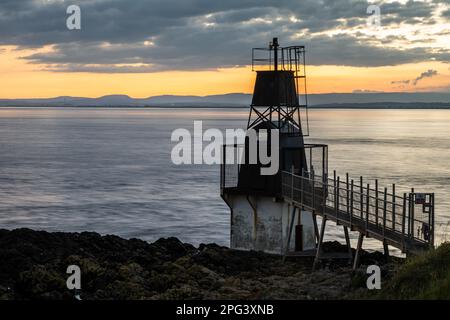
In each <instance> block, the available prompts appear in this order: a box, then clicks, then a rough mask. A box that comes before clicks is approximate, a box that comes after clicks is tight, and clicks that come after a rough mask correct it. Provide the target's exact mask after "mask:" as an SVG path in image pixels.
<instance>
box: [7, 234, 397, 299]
mask: <svg viewBox="0 0 450 320" xmlns="http://www.w3.org/2000/svg"><path fill="white" fill-rule="evenodd" d="M324 248H325V250H326V251H339V250H341V251H342V250H344V251H345V250H346V248H345V247H344V246H342V245H340V244H339V243H337V242H328V243H326V244H325V246H324ZM361 259H362V260H361V262H362V264H363V265H367V264H373V263H377V264H378V265H383V267H382V269H383V272H384V273H385V274H387V275H388V276H389V274H390V272H391V270H392V268H394V265H393V264H392V263H391V264H384V258H383V255H382V254H381V253H368V252H364V253H363V255H362V258H361ZM0 261H1V264H0V299H3V300H5V299H6V300H16V299H58V300H59V299H74V292H73V291H70V290H68V289H67V287H66V280H67V277H68V276H69V275H68V274H66V270H67V267H68V266H69V265H78V266H79V267H80V269H81V273H82V275H81V283H82V288H81V292H80V295H81V298H82V299H84V300H95V299H120V300H123V299H126V300H129V299H133V300H136V299H152V300H154V299H355V298H363V297H365V296H366V295H367V291H368V290H367V289H366V288H365V279H366V275H365V273H364V271H365V269H364V268H361V271H360V272H356V273H354V272H352V271H351V269H350V267H349V266H348V264H347V262H346V261H340V262H339V261H328V262H327V261H325V262H324V263H323V264H322V267H321V268H320V269H319V270H317V271H315V272H314V273H311V265H312V258H311V257H302V258H292V259H288V260H287V261H286V262H285V263H282V261H281V258H280V257H279V256H275V255H269V254H264V253H261V252H253V251H251V252H243V251H236V250H231V249H229V248H226V247H220V246H218V245H215V244H201V245H200V246H199V247H198V248H196V247H194V246H192V245H190V244H187V243H182V242H181V241H179V240H178V239H176V238H168V239H160V240H158V241H156V242H154V243H147V242H145V241H142V240H138V239H130V240H126V239H122V238H120V237H117V236H111V235H108V236H101V235H99V234H97V233H92V232H83V233H49V232H44V231H33V230H29V229H17V230H12V231H8V230H0ZM398 263H400V262H399V261H395V262H394V264H398Z"/></svg>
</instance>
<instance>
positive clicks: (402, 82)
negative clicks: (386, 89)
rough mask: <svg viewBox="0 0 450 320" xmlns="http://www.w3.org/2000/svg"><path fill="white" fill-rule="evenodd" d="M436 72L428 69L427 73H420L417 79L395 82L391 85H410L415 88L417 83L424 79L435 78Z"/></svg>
mask: <svg viewBox="0 0 450 320" xmlns="http://www.w3.org/2000/svg"><path fill="white" fill-rule="evenodd" d="M437 75H438V72H437V70H433V69H428V70H427V71H424V72H422V73H421V74H420V75H419V76H418V77H417V78H415V79H412V80H396V81H392V82H391V84H400V85H409V84H410V83H411V84H412V85H413V86H416V85H417V83H418V82H419V81H420V80H422V79H425V78H432V77H434V76H437Z"/></svg>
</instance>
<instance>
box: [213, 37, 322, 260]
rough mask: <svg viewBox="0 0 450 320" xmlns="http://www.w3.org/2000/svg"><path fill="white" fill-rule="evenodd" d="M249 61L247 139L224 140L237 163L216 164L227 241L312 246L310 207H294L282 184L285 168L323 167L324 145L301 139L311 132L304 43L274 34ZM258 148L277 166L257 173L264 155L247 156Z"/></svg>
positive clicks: (274, 248) (311, 170)
mask: <svg viewBox="0 0 450 320" xmlns="http://www.w3.org/2000/svg"><path fill="white" fill-rule="evenodd" d="M252 67H253V71H255V72H256V81H255V86H254V93H253V99H252V103H251V105H250V111H249V116H248V122H247V132H248V134H247V137H246V139H245V143H243V144H241V145H239V144H233V145H224V146H223V155H226V154H228V153H229V152H230V151H235V152H236V154H241V155H243V159H242V162H240V163H231V164H230V163H227V162H226V161H225V160H224V163H223V164H222V165H221V197H222V199H223V200H224V201H225V202H226V204H227V205H228V207H229V209H230V246H231V248H233V249H240V250H258V251H264V252H267V253H274V254H285V253H286V252H301V251H305V250H309V249H315V248H316V245H317V237H318V231H317V222H316V219H315V214H314V212H313V211H312V210H307V209H305V208H300V209H299V208H298V207H294V206H293V205H292V204H291V203H290V202H288V201H285V200H284V197H283V192H282V191H283V189H284V188H285V184H286V183H290V182H289V181H286V179H283V173H285V172H290V173H292V174H298V175H301V176H303V177H305V176H308V177H309V176H313V175H317V176H321V177H323V178H326V177H327V174H328V163H327V159H328V147H327V146H326V145H318V144H314V145H313V144H306V143H305V141H304V138H305V137H306V136H308V135H309V125H308V106H307V103H308V99H307V92H306V63H305V48H304V46H289V47H281V46H280V44H279V42H278V39H277V38H274V39H273V41H272V42H270V44H269V46H268V47H266V48H254V49H253V50H252ZM249 132H252V133H253V134H252V135H250V134H249ZM253 136H255V137H256V140H255V139H251V137H253ZM255 143H256V147H255V146H254V144H255ZM274 146H277V147H276V148H275V149H274V148H273V147H274ZM260 149H267V150H271V153H274V152H275V153H276V154H270V156H271V158H272V159H273V158H274V157H276V158H277V160H278V163H279V166H278V168H277V170H276V171H275V172H272V173H271V174H268V175H265V174H262V170H261V169H263V168H265V167H267V163H264V162H263V161H261V159H258V161H257V162H256V163H255V162H252V161H249V158H251V154H252V150H257V151H258V152H259V151H260ZM233 154H234V153H233ZM259 154H260V153H259ZM224 158H225V157H224ZM292 183H293V182H292ZM291 187H294V188H295V186H293V185H291ZM294 188H293V189H294ZM291 239H292V240H291Z"/></svg>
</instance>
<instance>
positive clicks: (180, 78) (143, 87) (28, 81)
mask: <svg viewBox="0 0 450 320" xmlns="http://www.w3.org/2000/svg"><path fill="white" fill-rule="evenodd" d="M2 49H3V50H2ZM41 50H42V49H41ZM44 50H45V49H44ZM0 52H1V59H0V83H1V84H2V85H1V88H0V98H3V99H8V98H48V97H56V96H82V97H99V96H103V95H108V94H126V95H129V96H131V97H134V98H144V97H149V96H155V95H164V94H174V95H202V96H203V95H210V94H223V93H236V92H243V93H251V92H252V91H253V83H254V79H255V73H253V72H252V71H251V69H250V67H241V68H226V69H218V70H213V71H166V72H155V73H129V74H124V73H116V74H114V73H112V74H107V73H98V74H96V73H80V72H50V71H45V70H44V66H42V65H37V64H31V63H29V62H27V61H26V60H24V59H21V57H23V56H26V55H29V54H31V53H33V51H32V50H16V48H14V47H0ZM427 69H434V70H437V71H438V75H437V76H435V77H432V78H425V79H423V80H421V81H420V82H419V83H418V84H417V85H416V86H414V85H412V84H409V85H405V86H399V85H398V84H392V83H391V82H392V81H393V80H405V79H415V78H416V77H417V76H418V75H420V73H421V72H423V71H424V70H427ZM307 81H308V83H307V84H308V92H309V93H331V92H352V91H354V90H370V91H386V92H399V91H409V92H412V91H444V90H445V88H447V89H446V90H447V91H448V90H449V89H448V85H449V84H450V69H449V65H448V64H445V63H442V62H423V63H416V64H404V65H398V66H388V67H370V68H368V67H344V66H309V67H307Z"/></svg>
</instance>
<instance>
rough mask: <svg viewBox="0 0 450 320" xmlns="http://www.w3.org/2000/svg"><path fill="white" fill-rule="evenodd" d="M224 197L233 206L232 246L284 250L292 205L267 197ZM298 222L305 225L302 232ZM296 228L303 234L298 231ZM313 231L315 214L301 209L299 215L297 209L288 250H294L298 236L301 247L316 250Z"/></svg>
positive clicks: (267, 250) (257, 249)
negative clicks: (296, 226)
mask: <svg viewBox="0 0 450 320" xmlns="http://www.w3.org/2000/svg"><path fill="white" fill-rule="evenodd" d="M223 198H224V200H225V201H226V202H227V204H228V205H229V206H230V208H231V243H230V246H231V248H233V249H239V250H256V251H263V252H267V253H273V254H284V253H285V251H286V249H285V247H286V244H287V238H288V234H289V225H290V223H291V220H292V214H293V208H292V206H291V205H290V204H288V203H286V202H284V201H279V200H275V198H273V197H266V196H247V195H236V194H224V195H223ZM295 225H302V228H301V231H300V228H295ZM296 229H297V233H298V232H301V234H296ZM314 230H315V229H314V222H313V216H312V213H311V212H309V211H302V212H301V214H300V215H299V214H298V210H297V214H296V218H295V223H294V228H293V231H292V236H291V241H290V245H289V251H294V250H295V243H296V239H297V243H298V242H299V241H298V240H299V237H300V240H301V241H300V242H301V243H302V250H309V249H314V248H315V247H316V242H315V241H316V240H315V239H316V238H315V237H316V235H315V231H314ZM297 249H298V248H297Z"/></svg>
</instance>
